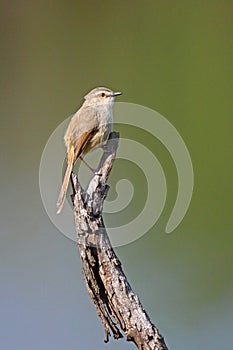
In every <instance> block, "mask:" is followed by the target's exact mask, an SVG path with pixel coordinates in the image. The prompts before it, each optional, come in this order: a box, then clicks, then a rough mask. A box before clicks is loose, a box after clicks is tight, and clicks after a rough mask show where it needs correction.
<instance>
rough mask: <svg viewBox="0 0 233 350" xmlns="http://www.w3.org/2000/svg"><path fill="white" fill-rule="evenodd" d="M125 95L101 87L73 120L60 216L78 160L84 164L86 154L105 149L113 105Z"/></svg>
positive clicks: (89, 97)
mask: <svg viewBox="0 0 233 350" xmlns="http://www.w3.org/2000/svg"><path fill="white" fill-rule="evenodd" d="M121 94H122V93H121V92H114V91H112V90H110V89H108V88H105V87H97V88H95V89H93V90H91V91H90V92H89V93H88V94H87V95H86V96H85V97H84V100H85V101H84V103H83V105H82V106H81V108H80V109H79V110H78V111H77V112H76V113H75V114H74V116H73V117H72V119H71V121H70V124H69V125H68V128H67V130H66V133H65V136H64V140H65V145H66V148H67V168H66V173H65V176H64V180H63V183H62V187H61V191H60V195H59V197H58V201H57V213H58V214H59V213H60V212H61V210H62V207H63V204H64V201H65V196H66V191H67V187H68V184H69V179H70V175H71V172H72V169H73V166H74V163H75V162H76V160H77V159H78V158H80V159H81V160H83V157H82V156H83V155H84V154H86V153H88V152H90V151H92V150H93V149H95V148H97V147H99V146H101V145H102V144H103V143H104V142H105V141H106V140H107V138H108V136H109V133H110V132H111V131H112V123H113V115H112V106H113V102H114V99H115V97H116V96H118V95H121ZM83 161H84V160H83ZM84 162H85V161H84Z"/></svg>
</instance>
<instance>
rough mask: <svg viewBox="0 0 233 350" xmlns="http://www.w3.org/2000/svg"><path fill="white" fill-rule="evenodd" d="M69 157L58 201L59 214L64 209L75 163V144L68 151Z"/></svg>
mask: <svg viewBox="0 0 233 350" xmlns="http://www.w3.org/2000/svg"><path fill="white" fill-rule="evenodd" d="M67 158H68V164H67V168H66V173H65V177H64V180H63V183H62V187H61V192H60V194H59V197H58V201H57V214H59V213H60V212H61V210H62V207H63V204H64V201H65V197H66V191H67V188H68V184H69V180H70V174H71V171H72V168H73V164H74V147H73V146H71V148H70V150H69V151H68V155H67Z"/></svg>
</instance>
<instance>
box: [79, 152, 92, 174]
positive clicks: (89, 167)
mask: <svg viewBox="0 0 233 350" xmlns="http://www.w3.org/2000/svg"><path fill="white" fill-rule="evenodd" d="M79 158H80V159H81V161H82V162H83V163H84V164H85V165H86V166H87V167H88V169H90V170H91V172H92V173H93V174H95V173H96V171H95V169H93V168H92V167H91V166H90V165H89V164H88V163H87V162H86V161H85V160H84V159H83V157H82V156H79Z"/></svg>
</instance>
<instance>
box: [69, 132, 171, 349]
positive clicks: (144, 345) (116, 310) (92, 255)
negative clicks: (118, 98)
mask: <svg viewBox="0 0 233 350" xmlns="http://www.w3.org/2000/svg"><path fill="white" fill-rule="evenodd" d="M118 142H119V133H115V132H114V133H111V134H110V136H109V140H108V142H107V144H106V146H105V150H104V154H103V156H102V159H101V161H100V165H99V170H98V174H95V175H94V177H93V178H92V179H91V181H90V183H89V185H88V187H87V190H86V191H84V190H83V189H82V188H81V186H80V184H79V182H78V178H77V176H76V175H74V174H72V185H73V190H74V194H73V196H72V201H73V205H74V216H75V226H76V231H77V243H78V247H79V252H80V257H81V261H82V263H83V268H82V273H83V276H84V280H85V284H86V287H87V290H88V292H89V295H90V297H91V299H92V301H93V302H94V304H95V306H96V309H97V313H98V315H99V317H100V320H101V322H102V324H103V326H104V330H105V342H108V340H109V336H110V335H111V333H112V334H113V337H114V338H115V339H118V338H121V337H123V335H122V332H121V331H120V329H121V330H122V331H123V332H124V334H125V336H126V339H127V340H128V341H132V342H134V343H135V344H136V346H137V347H138V349H140V350H152V349H153V350H168V348H167V346H166V344H165V341H164V339H163V337H162V336H161V335H160V334H159V331H158V329H157V328H156V327H155V325H154V324H153V323H152V322H151V320H150V318H149V316H148V315H147V313H146V311H145V310H144V309H143V307H142V305H141V303H140V301H139V298H138V297H137V295H135V294H134V292H133V291H132V289H131V287H130V284H129V282H128V281H127V278H126V276H125V274H124V272H123V270H122V266H121V262H120V261H119V259H118V258H117V256H116V254H115V252H114V250H113V248H112V246H111V243H110V241H109V238H108V235H107V232H106V230H105V226H104V222H103V218H102V210H103V203H104V200H105V198H106V196H107V193H108V189H109V186H108V185H107V183H106V182H107V179H108V176H109V174H110V171H111V169H112V166H113V162H114V159H115V157H116V151H117V147H118Z"/></svg>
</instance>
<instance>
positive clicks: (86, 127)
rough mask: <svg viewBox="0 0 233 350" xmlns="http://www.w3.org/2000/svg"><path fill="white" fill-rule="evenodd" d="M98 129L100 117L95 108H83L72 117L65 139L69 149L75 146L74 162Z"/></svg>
mask: <svg viewBox="0 0 233 350" xmlns="http://www.w3.org/2000/svg"><path fill="white" fill-rule="evenodd" d="M98 128H99V123H98V115H97V112H96V109H94V108H90V107H89V108H81V109H80V110H78V112H77V113H76V114H75V115H74V116H73V117H72V119H71V121H70V124H69V126H68V128H67V131H66V133H65V137H64V139H65V143H66V146H67V148H69V147H70V146H71V145H74V152H75V157H74V162H75V161H76V159H77V158H78V157H79V156H80V155H81V154H82V152H83V151H84V149H85V147H86V146H87V144H88V142H89V141H90V140H91V139H92V137H93V135H94V134H95V133H96V132H97V131H98Z"/></svg>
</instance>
